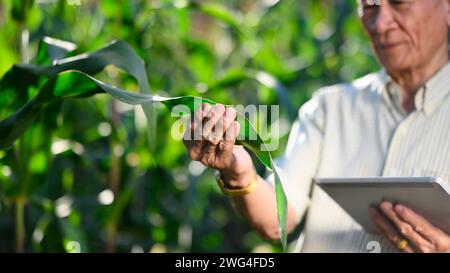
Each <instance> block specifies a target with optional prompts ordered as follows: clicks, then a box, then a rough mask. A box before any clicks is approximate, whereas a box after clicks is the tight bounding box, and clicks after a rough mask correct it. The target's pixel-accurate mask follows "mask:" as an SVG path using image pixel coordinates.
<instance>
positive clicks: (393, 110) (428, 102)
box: [267, 63, 450, 252]
mask: <svg viewBox="0 0 450 273" xmlns="http://www.w3.org/2000/svg"><path fill="white" fill-rule="evenodd" d="M415 106H416V110H415V111H414V112H412V113H410V114H406V113H405V112H404V111H403V110H402V108H401V106H400V95H399V88H398V86H397V85H396V84H395V83H394V82H393V81H392V80H391V79H390V77H389V76H388V75H387V73H386V72H385V71H384V70H382V71H380V72H378V73H373V74H369V75H367V76H365V77H363V78H361V79H358V80H355V81H354V82H352V83H349V84H339V85H335V86H330V87H325V88H323V89H321V90H319V91H318V92H316V93H315V94H314V96H313V98H312V99H311V100H310V101H308V102H307V103H305V104H304V105H303V106H302V107H301V108H300V110H299V116H298V119H297V121H296V122H295V123H294V124H293V126H292V129H291V132H290V136H289V141H288V144H287V147H286V151H285V153H284V154H283V156H281V157H279V158H277V159H276V164H277V166H278V168H279V169H280V175H281V177H282V181H283V182H282V183H283V186H284V188H285V191H286V195H287V197H288V200H289V202H290V203H291V204H292V205H293V207H294V208H295V210H296V212H297V216H298V220H300V218H302V217H304V216H305V215H306V213H305V212H308V213H307V218H306V226H305V229H304V232H303V234H302V236H301V240H300V239H299V240H298V241H297V243H298V244H297V245H296V247H294V248H293V249H294V251H302V252H371V251H373V250H374V248H373V246H374V244H375V245H376V246H379V250H380V251H381V252H396V251H397V250H396V249H395V248H394V247H392V246H391V244H390V243H389V242H388V241H387V240H386V239H385V238H384V237H383V236H381V235H378V234H371V233H368V232H366V231H365V230H364V229H363V228H362V227H361V226H360V225H359V224H358V223H356V222H355V221H354V220H353V219H352V218H351V217H350V216H349V215H348V214H347V213H346V212H345V211H344V210H343V209H342V208H341V207H340V206H339V205H338V204H337V203H336V202H334V201H333V200H332V199H331V198H330V197H329V196H328V195H327V194H326V193H325V192H324V191H323V190H321V189H320V188H319V187H318V186H315V185H313V183H312V179H313V177H315V176H318V177H352V176H353V177H359V176H439V177H441V178H442V179H443V180H444V181H445V182H446V183H449V181H450V141H449V140H450V139H449V137H450V63H448V64H447V65H445V66H444V67H443V68H442V69H441V70H439V71H438V73H436V74H435V75H434V76H433V77H432V78H431V79H430V80H429V81H427V82H426V84H425V85H424V86H423V87H422V88H421V89H420V90H419V91H418V92H417V94H416V96H415ZM267 181H269V182H271V183H273V177H268V178H267ZM375 250H376V249H375Z"/></svg>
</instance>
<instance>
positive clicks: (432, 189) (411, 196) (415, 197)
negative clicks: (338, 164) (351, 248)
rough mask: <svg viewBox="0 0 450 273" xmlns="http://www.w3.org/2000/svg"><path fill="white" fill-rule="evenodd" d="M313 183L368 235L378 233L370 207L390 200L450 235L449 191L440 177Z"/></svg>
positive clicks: (331, 180)
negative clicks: (369, 212) (371, 216)
mask: <svg viewBox="0 0 450 273" xmlns="http://www.w3.org/2000/svg"><path fill="white" fill-rule="evenodd" d="M314 180H315V182H316V184H317V185H318V186H320V187H321V188H322V189H323V190H324V191H325V192H326V193H327V194H328V195H329V196H330V197H331V198H333V199H334V200H335V201H336V202H337V203H338V204H339V205H340V206H341V207H342V208H343V209H344V210H345V211H346V212H347V213H348V214H349V215H350V216H351V217H353V219H354V220H355V221H356V222H358V223H359V224H360V225H361V226H362V227H363V228H365V229H366V230H367V231H369V232H374V233H377V232H378V231H377V229H376V228H375V226H374V225H373V223H372V221H371V220H370V218H369V214H368V208H369V206H370V205H377V204H379V203H380V202H381V201H383V200H388V201H391V202H393V203H401V204H404V205H406V206H407V207H410V208H411V209H413V210H414V211H416V212H418V213H419V214H421V215H422V216H423V217H425V218H426V219H428V220H429V221H430V222H431V223H432V224H434V225H435V226H437V227H439V228H441V229H442V230H444V231H446V232H447V233H448V234H450V189H449V187H448V185H446V184H445V183H444V182H443V181H442V180H441V179H440V178H438V177H364V178H356V177H352V178H315V179H314Z"/></svg>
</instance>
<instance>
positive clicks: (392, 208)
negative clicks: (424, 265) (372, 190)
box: [369, 201, 450, 253]
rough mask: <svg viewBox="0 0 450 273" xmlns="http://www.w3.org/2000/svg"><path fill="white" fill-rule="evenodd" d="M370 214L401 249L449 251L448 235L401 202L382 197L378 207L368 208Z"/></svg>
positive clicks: (428, 251) (449, 236)
mask: <svg viewBox="0 0 450 273" xmlns="http://www.w3.org/2000/svg"><path fill="white" fill-rule="evenodd" d="M369 216H370V218H371V219H372V221H373V222H374V224H375V225H376V227H377V228H378V229H379V230H380V231H381V232H382V233H383V234H384V236H385V237H386V238H388V239H389V240H390V241H391V242H392V243H393V244H394V245H395V246H396V247H397V248H400V249H401V250H403V251H404V252H408V253H412V252H423V253H431V252H450V235H448V234H447V233H445V232H444V231H442V230H441V229H439V228H437V227H435V226H434V225H432V224H431V223H430V222H428V221H427V220H426V219H425V218H424V217H422V216H421V215H419V214H417V213H416V212H414V211H413V210H412V209H410V208H408V207H406V206H404V205H401V204H396V205H393V204H392V203H391V202H388V201H383V202H381V204H380V205H379V206H378V208H377V207H370V208H369ZM405 240H406V241H405Z"/></svg>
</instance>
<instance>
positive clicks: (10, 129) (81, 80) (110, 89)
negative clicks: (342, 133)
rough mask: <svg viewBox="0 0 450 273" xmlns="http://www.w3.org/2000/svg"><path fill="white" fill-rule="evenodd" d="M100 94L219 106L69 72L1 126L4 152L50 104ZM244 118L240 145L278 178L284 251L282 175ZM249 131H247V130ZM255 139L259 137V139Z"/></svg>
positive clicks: (140, 100) (192, 107)
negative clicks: (128, 88)
mask: <svg viewBox="0 0 450 273" xmlns="http://www.w3.org/2000/svg"><path fill="white" fill-rule="evenodd" d="M97 93H108V94H110V95H111V96H113V97H114V98H116V99H118V100H121V101H123V102H125V103H128V104H132V105H148V104H153V103H155V102H159V103H162V104H164V105H165V106H166V107H167V108H168V109H169V110H172V109H173V108H174V107H175V106H177V105H184V106H186V107H188V108H189V110H190V112H193V111H195V110H196V109H197V108H198V107H200V106H201V104H202V103H210V104H216V103H215V102H214V101H211V100H208V99H204V98H197V97H193V96H184V97H175V98H167V97H160V96H152V95H150V94H143V93H131V92H128V91H126V90H123V89H120V88H118V87H115V86H112V85H109V84H106V83H103V82H101V81H99V80H97V79H95V78H93V77H92V76H90V75H88V74H86V73H83V72H80V71H66V72H63V73H60V74H58V75H56V76H55V77H53V78H51V79H50V80H49V81H48V82H47V83H46V84H45V85H44V87H43V88H42V89H41V91H40V92H39V94H38V95H37V96H36V97H35V98H33V99H32V100H31V101H29V102H28V103H27V104H26V105H25V106H23V107H22V108H21V109H19V110H18V111H17V112H16V113H14V114H13V115H12V116H10V117H8V118H7V119H5V120H3V121H1V122H0V135H1V136H3V137H2V139H0V149H4V148H6V147H8V146H10V145H12V143H13V142H14V141H15V140H16V139H18V138H19V137H20V136H21V135H22V134H23V133H24V132H25V131H26V130H27V129H28V127H29V126H30V125H31V124H32V122H33V121H34V119H35V117H36V116H37V115H38V114H39V113H40V112H41V111H42V110H43V109H44V108H45V106H46V105H48V104H49V103H52V102H55V101H56V100H62V99H64V98H77V97H86V96H91V95H94V94H97ZM239 115H240V118H241V119H242V120H243V121H244V124H241V130H240V132H239V139H241V140H238V141H237V144H238V145H239V144H240V145H243V146H244V147H246V148H247V149H249V150H250V151H251V152H252V153H254V154H255V155H256V156H257V158H258V159H259V160H260V161H261V162H262V163H263V164H264V165H265V166H266V167H267V168H268V169H270V170H272V171H273V172H274V174H275V192H276V200H277V216H278V222H279V231H280V238H281V242H282V245H283V248H285V247H286V237H287V236H286V213H287V211H286V206H287V201H286V196H285V194H284V191H283V187H282V185H281V181H280V178H279V175H278V172H277V170H276V168H275V166H274V165H273V161H272V157H271V155H270V152H269V151H268V148H267V146H266V144H265V143H264V141H263V140H262V138H261V137H260V136H259V135H258V134H257V133H256V130H255V129H254V127H253V126H252V124H251V123H250V121H249V120H248V119H246V118H245V117H244V116H242V114H239ZM246 128H247V130H246ZM252 136H256V138H255V139H253V138H252Z"/></svg>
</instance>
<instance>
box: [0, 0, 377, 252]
mask: <svg viewBox="0 0 450 273" xmlns="http://www.w3.org/2000/svg"><path fill="white" fill-rule="evenodd" d="M78 3H79V5H78ZM0 29H1V31H0V77H2V76H3V75H4V74H5V73H6V71H7V70H8V69H10V68H11V66H12V65H13V64H15V63H20V62H27V61H29V60H31V62H35V63H39V62H44V61H45V59H42V58H40V57H39V55H37V52H38V45H39V41H41V40H42V39H43V38H44V37H45V36H50V37H55V38H58V39H62V40H67V41H71V42H73V43H74V44H76V45H77V48H76V49H75V50H74V51H73V52H63V53H64V54H66V53H68V54H69V56H70V55H73V54H76V53H79V52H86V51H93V50H95V49H98V48H100V47H102V46H104V45H105V44H106V43H108V42H110V41H111V40H114V39H121V40H124V41H126V42H128V43H129V44H130V45H131V46H132V47H133V48H134V50H136V51H137V52H138V54H139V55H140V57H141V58H143V59H144V61H145V64H146V68H147V72H148V75H147V76H148V80H149V83H150V89H151V91H152V92H153V93H156V94H159V95H164V96H171V97H173V96H180V95H196V96H204V97H207V98H210V99H213V100H215V101H219V102H222V103H226V104H241V105H248V104H280V105H281V109H282V119H283V122H282V123H283V124H288V125H289V124H290V122H292V121H293V119H294V118H295V113H296V109H297V108H298V107H300V106H301V104H302V103H303V102H305V101H306V100H307V99H308V98H309V97H310V96H311V94H312V92H314V91H315V90H316V89H318V88H320V87H321V86H324V85H329V84H334V83H337V82H342V81H350V80H352V79H354V78H356V77H359V76H361V75H364V74H365V73H367V72H370V71H374V70H376V69H377V68H378V66H377V64H376V62H375V61H374V58H373V57H372V55H371V53H370V47H369V44H368V42H367V39H366V36H365V35H364V33H363V30H362V27H361V25H360V22H359V19H358V18H357V12H356V1H344V0H333V1H332V0H314V1H311V0H310V1H306V0H302V1H299V0H280V1H277V0H239V1H238V0H229V1H184V0H177V1H169V0H166V1H164V0H161V1H156V0H147V1H144V0H135V1H119V0H102V1H94V0H90V1H88V0H80V1H76V0H70V1H69V0H67V1H62V0H60V1H58V0H40V1H31V0H30V1H19V0H17V1H16V0H6V1H1V2H0ZM27 42H28V43H27ZM63 53H61V54H63ZM33 56H35V58H31V57H33ZM53 57H54V58H56V59H57V58H58V56H53ZM99 78H100V79H102V80H103V81H105V82H108V83H111V84H115V85H118V86H122V87H123V88H125V89H128V90H137V89H138V83H137V82H136V81H135V80H134V79H132V78H131V77H129V76H127V75H126V74H125V73H123V72H122V71H121V70H118V69H116V68H115V67H111V66H110V67H107V69H106V70H105V72H103V73H101V74H100V75H99ZM20 81H21V79H17V84H20ZM36 92H37V90H35V88H30V89H29V90H27V93H26V94H28V96H26V95H24V96H22V97H19V98H16V99H14V101H12V102H11V101H8V97H2V96H0V99H2V100H3V101H0V105H12V107H11V109H10V108H7V107H1V108H0V120H3V119H4V118H5V117H7V116H8V115H9V114H11V112H12V111H13V110H17V107H19V106H20V105H23V104H24V103H26V102H27V101H28V100H29V99H30V98H31V97H33V96H34V95H35V93H36ZM156 113H157V116H156V117H157V124H158V127H157V128H158V129H157V130H156V132H154V134H155V136H154V137H153V138H149V137H148V135H147V124H146V122H145V118H144V114H143V112H142V110H141V109H140V108H138V107H136V108H135V107H131V106H129V105H125V104H123V103H120V102H118V101H116V100H113V99H111V98H110V97H109V96H101V95H100V96H95V97H92V98H87V99H82V100H76V99H74V100H66V101H65V102H64V103H56V104H54V105H51V106H50V107H49V108H48V109H47V110H46V111H45V112H44V113H43V114H42V115H40V116H39V117H37V119H36V121H35V122H34V123H33V126H32V127H31V128H30V129H29V130H28V131H27V133H26V134H25V135H24V136H23V137H22V138H21V139H20V140H19V141H17V142H16V143H15V145H14V147H12V148H11V149H8V150H0V251H1V252H5V251H10V252H11V251H21V250H23V251H29V252H60V251H61V252H62V251H68V252H70V251H74V247H73V244H72V242H78V243H79V246H80V248H81V249H80V250H81V251H84V252H103V251H117V252H130V251H145V252H148V251H153V252H158V251H167V252H174V251H177V252H184V251H188V252H190V251H195V252H209V251H214V252H249V251H280V246H279V244H278V243H270V242H267V241H264V240H263V239H262V238H260V237H259V236H258V235H257V234H256V233H255V232H254V231H252V230H251V228H250V227H249V226H248V225H247V224H246V223H245V222H244V221H243V220H242V219H241V218H240V217H239V216H238V215H237V214H236V212H235V211H234V210H233V208H232V206H231V205H230V203H229V202H228V200H227V199H226V198H225V197H224V196H222V195H221V194H220V191H219V190H218V188H217V185H216V184H215V182H214V175H213V174H214V173H213V171H211V170H205V169H204V168H202V166H200V164H197V163H196V162H190V161H189V159H188V156H187V154H186V152H185V149H184V147H183V145H182V143H181V142H180V141H177V140H174V139H173V138H172V137H171V126H172V124H173V123H174V121H175V119H174V118H173V117H171V116H170V113H168V112H166V111H156ZM286 137H287V136H286V135H284V136H282V137H281V145H280V149H279V150H277V151H276V152H275V154H280V153H282V152H283V148H284V146H285V142H286ZM149 139H150V140H151V141H155V143H154V148H153V149H151V148H150V147H149V146H151V145H150V144H151V143H149ZM258 168H259V171H260V173H261V174H264V170H263V168H262V166H258ZM23 177H25V178H26V179H25V180H26V183H21V184H20V185H22V186H21V188H20V189H19V190H18V191H17V187H16V185H18V183H19V179H23ZM15 191H17V192H15ZM75 250H77V249H75Z"/></svg>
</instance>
